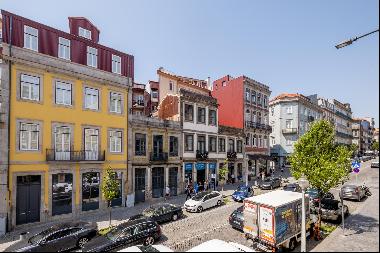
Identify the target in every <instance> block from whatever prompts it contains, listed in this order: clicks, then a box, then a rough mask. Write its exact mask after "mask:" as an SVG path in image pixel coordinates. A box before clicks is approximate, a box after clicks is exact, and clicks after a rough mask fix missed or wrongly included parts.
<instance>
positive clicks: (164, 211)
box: [129, 203, 183, 223]
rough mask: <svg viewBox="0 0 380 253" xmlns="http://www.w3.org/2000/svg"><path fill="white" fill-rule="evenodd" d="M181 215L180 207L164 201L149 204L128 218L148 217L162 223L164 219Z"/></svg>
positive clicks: (174, 218) (174, 219)
mask: <svg viewBox="0 0 380 253" xmlns="http://www.w3.org/2000/svg"><path fill="white" fill-rule="evenodd" d="M182 216H183V211H182V207H179V206H176V205H172V204H166V203H165V204H160V205H155V206H151V207H150V208H147V209H145V210H144V211H143V212H142V214H138V215H135V216H132V217H131V218H129V220H130V221H132V220H136V219H140V218H149V219H151V220H153V221H156V222H158V223H162V222H166V221H176V220H177V219H179V218H181V217H182Z"/></svg>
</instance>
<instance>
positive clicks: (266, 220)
mask: <svg viewBox="0 0 380 253" xmlns="http://www.w3.org/2000/svg"><path fill="white" fill-rule="evenodd" d="M259 224H260V226H259V237H260V239H261V240H263V241H265V242H268V243H275V238H274V209H273V208H271V207H266V206H262V205H260V207H259Z"/></svg>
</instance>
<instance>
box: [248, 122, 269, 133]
mask: <svg viewBox="0 0 380 253" xmlns="http://www.w3.org/2000/svg"><path fill="white" fill-rule="evenodd" d="M245 126H246V127H248V128H254V129H263V130H268V131H272V127H271V126H270V125H267V124H261V123H257V122H253V121H246V122H245Z"/></svg>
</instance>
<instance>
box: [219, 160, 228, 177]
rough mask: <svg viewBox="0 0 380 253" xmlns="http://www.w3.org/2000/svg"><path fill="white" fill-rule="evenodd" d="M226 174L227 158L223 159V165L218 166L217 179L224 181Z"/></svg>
mask: <svg viewBox="0 0 380 253" xmlns="http://www.w3.org/2000/svg"><path fill="white" fill-rule="evenodd" d="M227 175H228V160H225V161H224V164H223V167H222V168H219V179H220V180H221V181H226V180H227Z"/></svg>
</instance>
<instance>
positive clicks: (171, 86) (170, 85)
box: [169, 81, 173, 90]
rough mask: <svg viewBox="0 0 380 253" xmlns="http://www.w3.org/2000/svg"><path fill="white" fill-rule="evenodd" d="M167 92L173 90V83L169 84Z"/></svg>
mask: <svg viewBox="0 0 380 253" xmlns="http://www.w3.org/2000/svg"><path fill="white" fill-rule="evenodd" d="M169 90H173V82H172V81H170V82H169Z"/></svg>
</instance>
